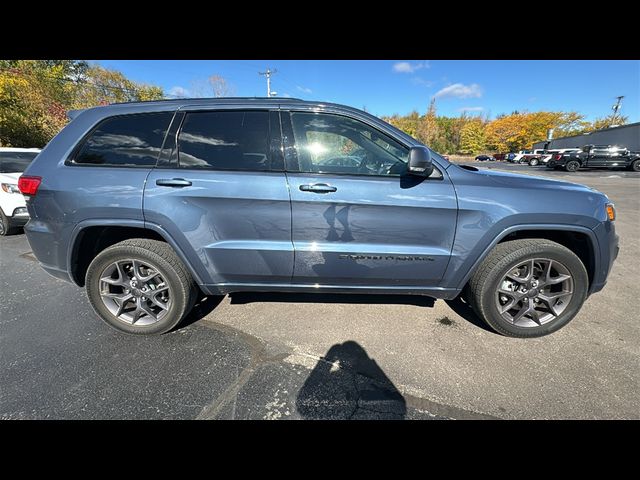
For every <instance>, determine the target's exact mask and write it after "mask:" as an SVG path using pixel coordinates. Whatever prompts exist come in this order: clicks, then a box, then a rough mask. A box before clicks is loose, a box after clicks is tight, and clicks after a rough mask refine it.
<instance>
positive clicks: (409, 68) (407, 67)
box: [391, 62, 430, 73]
mask: <svg viewBox="0 0 640 480" xmlns="http://www.w3.org/2000/svg"><path fill="white" fill-rule="evenodd" d="M429 67H430V65H429V62H417V63H409V62H397V63H394V64H393V67H392V68H391V69H392V70H393V71H394V72H395V73H413V72H415V71H417V70H421V69H423V68H429Z"/></svg>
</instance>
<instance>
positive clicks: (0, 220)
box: [0, 209, 15, 237]
mask: <svg viewBox="0 0 640 480" xmlns="http://www.w3.org/2000/svg"><path fill="white" fill-rule="evenodd" d="M14 232H15V228H12V227H11V224H10V223H9V219H8V218H7V216H6V215H5V214H4V212H3V211H2V209H0V237H4V236H5V235H11V234H12V233H14Z"/></svg>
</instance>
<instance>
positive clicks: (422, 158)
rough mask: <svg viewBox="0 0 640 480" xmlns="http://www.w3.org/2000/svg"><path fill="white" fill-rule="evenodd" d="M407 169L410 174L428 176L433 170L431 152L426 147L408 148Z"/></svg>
mask: <svg viewBox="0 0 640 480" xmlns="http://www.w3.org/2000/svg"><path fill="white" fill-rule="evenodd" d="M407 171H408V172H409V173H410V174H411V175H418V176H420V177H428V176H429V175H431V172H433V163H432V162H431V152H430V151H429V149H428V148H426V147H411V150H409V164H408V165H407Z"/></svg>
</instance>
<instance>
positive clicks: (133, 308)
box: [19, 98, 618, 337]
mask: <svg viewBox="0 0 640 480" xmlns="http://www.w3.org/2000/svg"><path fill="white" fill-rule="evenodd" d="M69 116H70V117H71V118H72V121H71V122H70V123H69V124H68V125H67V126H66V127H65V128H64V129H63V130H62V131H61V132H60V133H59V134H58V135H57V136H56V137H55V138H54V139H53V140H51V142H50V143H49V144H48V145H47V146H46V148H45V149H44V150H43V151H42V153H41V154H40V155H38V157H37V158H36V160H35V161H34V162H33V163H32V164H31V165H30V166H29V168H28V169H27V170H26V172H25V173H24V175H23V176H22V177H21V178H20V180H19V188H20V190H21V192H22V193H23V194H24V195H25V196H26V197H27V206H28V211H29V215H30V217H31V219H30V220H29V222H28V224H27V225H26V227H25V230H26V234H27V238H28V240H29V243H30V245H31V248H32V249H33V253H34V254H35V256H36V257H37V258H38V260H39V262H40V264H41V265H42V267H43V268H44V269H45V270H46V271H47V272H49V273H50V274H52V275H53V276H55V277H57V278H61V279H63V280H67V281H70V282H74V283H75V284H77V285H79V286H86V289H87V294H88V297H89V300H90V302H91V305H92V306H93V308H94V309H95V311H96V313H97V314H98V315H99V316H100V317H101V318H102V319H103V320H104V321H106V322H107V323H108V324H109V325H111V326H113V327H116V328H118V329H119V330H122V331H125V332H128V333H136V334H151V333H163V332H166V331H168V330H170V329H172V328H174V327H175V326H176V325H177V324H178V323H179V322H180V321H181V319H183V318H184V317H185V315H186V314H187V313H188V312H189V311H190V309H191V308H192V307H193V305H194V303H195V302H196V301H197V299H199V298H201V296H202V295H221V294H226V293H230V292H239V291H289V292H339V293H345V294H349V293H370V294H375V293H385V294H388V293H398V294H417V295H427V296H430V297H435V298H442V299H454V298H456V297H458V296H461V298H462V299H463V301H464V302H466V303H468V304H469V305H470V306H471V307H472V308H473V310H474V311H475V312H476V313H477V314H478V315H479V316H480V317H481V318H483V319H484V320H485V321H486V322H487V323H488V324H489V325H490V326H491V327H493V328H494V329H495V330H496V331H498V332H500V333H502V334H504V335H509V336H514V337H537V336H541V335H546V334H549V333H551V332H554V331H556V330H558V329H559V328H561V327H562V326H564V325H566V324H567V323H568V322H569V321H570V320H571V319H572V318H573V317H574V316H575V315H576V314H577V312H578V311H579V309H580V307H581V306H582V304H583V303H584V301H585V300H586V298H587V297H588V296H589V295H590V294H592V293H594V292H598V291H599V290H601V289H602V288H603V287H604V285H605V283H606V280H607V276H608V274H609V271H610V269H611V266H612V264H613V261H614V259H615V258H616V256H617V253H618V237H617V235H616V234H615V228H614V222H613V221H614V219H615V210H614V207H613V205H612V204H611V203H610V201H609V199H608V198H607V197H606V196H605V195H604V194H602V193H600V192H597V191H595V190H593V189H590V188H587V187H585V186H582V185H576V184H572V183H566V182H560V181H554V180H547V179H543V178H536V177H531V176H522V175H514V174H509V173H498V172H489V171H479V170H477V169H476V168H473V167H468V166H461V165H455V164H451V163H449V162H448V161H447V160H445V159H444V158H442V157H441V156H440V155H438V154H437V153H435V152H433V151H432V150H430V149H429V148H427V147H425V146H424V145H422V144H421V143H420V142H418V141H417V140H415V139H414V138H412V137H410V136H409V135H407V134H405V133H403V132H402V131H400V130H398V129H396V128H394V127H393V126H391V125H389V124H387V123H385V122H383V121H382V120H380V119H379V118H376V117H374V116H372V115H370V114H368V113H365V112H362V111H359V110H356V109H353V108H350V107H346V106H342V105H335V104H329V103H321V102H306V101H301V100H297V99H280V98H278V99H276V98H268V99H264V98H227V99H189V100H170V101H155V102H140V103H127V104H115V105H110V106H104V107H97V108H92V109H88V110H83V111H72V112H70V113H69ZM319 321H321V319H320V320H319Z"/></svg>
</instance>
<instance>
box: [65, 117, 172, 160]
mask: <svg viewBox="0 0 640 480" xmlns="http://www.w3.org/2000/svg"><path fill="white" fill-rule="evenodd" d="M171 117H173V112H162V113H144V114H132V115H123V116H118V117H112V118H109V119H107V120H105V121H103V122H102V123H100V124H99V125H98V127H97V128H96V129H95V130H94V131H93V132H92V133H91V134H90V135H89V137H88V138H87V140H86V141H85V143H84V145H83V146H82V148H81V149H80V151H79V152H78V154H77V155H76V156H75V158H74V160H73V163H76V164H82V165H101V166H113V167H153V166H155V164H156V161H157V159H158V155H159V153H160V149H161V148H162V141H163V140H164V136H165V133H166V131H167V128H168V127H169V122H170V121H171Z"/></svg>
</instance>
